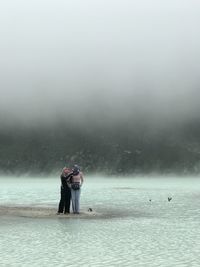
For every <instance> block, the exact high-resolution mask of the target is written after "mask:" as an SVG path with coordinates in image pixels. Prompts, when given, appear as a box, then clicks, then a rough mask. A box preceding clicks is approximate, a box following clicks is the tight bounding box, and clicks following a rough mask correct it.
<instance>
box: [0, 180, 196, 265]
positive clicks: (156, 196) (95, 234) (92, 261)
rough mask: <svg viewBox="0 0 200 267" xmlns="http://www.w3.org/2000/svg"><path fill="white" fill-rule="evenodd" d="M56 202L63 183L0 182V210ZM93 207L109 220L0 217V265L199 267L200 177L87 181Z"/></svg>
mask: <svg viewBox="0 0 200 267" xmlns="http://www.w3.org/2000/svg"><path fill="white" fill-rule="evenodd" d="M168 197H172V200H171V201H170V202H169V201H168ZM150 200H151V201H150ZM58 201H59V179H53V178H1V179H0V204H1V205H4V206H20V207H21V206H30V207H33V206H34V207H52V208H55V212H56V210H57V205H58ZM89 207H92V208H93V210H94V211H95V212H98V213H100V214H102V215H103V216H100V217H88V218H81V217H79V216H74V217H71V218H64V217H62V215H61V216H53V217H51V218H24V217H20V216H6V215H3V216H1V218H0V259H1V266H163V267H165V266H200V256H199V251H200V228H199V223H200V212H199V210H200V209H199V208H200V179H198V178H191V177H190V178H175V177H174V178H163V177H162V178H154V179H153V178H124V177H123V178H121V179H120V178H106V177H101V178H100V177H93V178H87V179H86V182H85V184H84V187H83V189H82V192H81V210H82V211H83V212H84V211H87V209H88V208H89Z"/></svg>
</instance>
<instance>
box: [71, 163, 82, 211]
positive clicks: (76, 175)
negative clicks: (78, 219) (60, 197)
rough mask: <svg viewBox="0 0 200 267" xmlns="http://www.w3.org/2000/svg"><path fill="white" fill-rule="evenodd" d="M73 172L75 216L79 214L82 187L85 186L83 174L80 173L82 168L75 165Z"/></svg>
mask: <svg viewBox="0 0 200 267" xmlns="http://www.w3.org/2000/svg"><path fill="white" fill-rule="evenodd" d="M72 171H73V174H72V176H71V199H72V210H73V213H74V214H79V210H80V194H81V186H82V184H83V173H82V172H81V171H80V167H79V166H78V165H74V166H73V169H72Z"/></svg>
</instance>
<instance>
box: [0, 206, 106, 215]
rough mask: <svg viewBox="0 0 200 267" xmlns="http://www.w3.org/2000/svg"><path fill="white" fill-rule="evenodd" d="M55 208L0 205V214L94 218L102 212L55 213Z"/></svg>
mask: <svg viewBox="0 0 200 267" xmlns="http://www.w3.org/2000/svg"><path fill="white" fill-rule="evenodd" d="M56 212H57V211H56V209H55V208H46V207H32V206H0V216H5V215H6V216H18V217H29V218H75V217H76V218H77V217H78V218H94V217H95V218H96V217H101V216H102V214H100V213H97V212H94V211H92V212H89V211H81V212H80V214H73V213H70V214H59V215H57V214H56Z"/></svg>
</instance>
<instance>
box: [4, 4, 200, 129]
mask: <svg viewBox="0 0 200 267" xmlns="http://www.w3.org/2000/svg"><path fill="white" fill-rule="evenodd" d="M199 8H200V3H199V1H195V0H191V1H184V0H169V1H159V0H157V1H156V0H151V1H149V0H135V1H132V0H130V1H128V0H123V1H121V0H119V1H114V0H109V1H103V0H95V1H92V0H91V1H89V0H86V1H81V0H73V1H64V0H57V1H47V0H42V1H39V0H38V1H36V0H34V1H33V0H30V1H25V0H19V1H14V0H9V1H1V3H0V35H1V42H0V57H1V61H0V77H1V78H0V93H1V97H0V120H1V122H2V123H3V122H4V123H7V124H15V123H20V122H21V123H23V124H24V125H28V124H32V123H33V124H35V123H36V124H37V123H43V124H45V123H52V122H53V123H54V122H56V121H58V120H63V119H65V120H66V121H71V120H73V121H75V122H80V121H82V122H83V121H84V122H87V121H88V120H93V121H98V120H101V121H102V122H105V123H106V122H111V121H116V122H117V121H118V120H121V119H131V120H134V119H136V120H137V119H144V120H145V119H146V120H148V121H149V120H150V121H151V120H152V121H154V120H155V119H156V120H159V119H160V121H163V119H164V120H165V121H167V122H169V123H170V122H171V121H174V120H175V121H177V120H179V121H182V120H190V119H193V118H196V117H198V116H199V111H200V110H199V103H198V102H199V97H200V90H199V69H200V50H199V47H200V31H199V24H200V11H199V10H200V9H199Z"/></svg>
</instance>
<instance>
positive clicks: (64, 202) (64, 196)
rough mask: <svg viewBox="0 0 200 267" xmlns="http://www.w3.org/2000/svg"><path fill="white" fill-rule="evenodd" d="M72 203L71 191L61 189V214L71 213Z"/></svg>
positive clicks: (59, 209)
mask: <svg viewBox="0 0 200 267" xmlns="http://www.w3.org/2000/svg"><path fill="white" fill-rule="evenodd" d="M70 202H71V189H70V188H69V187H67V188H62V186H61V188H60V202H59V206H58V212H59V213H63V212H64V213H70Z"/></svg>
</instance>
